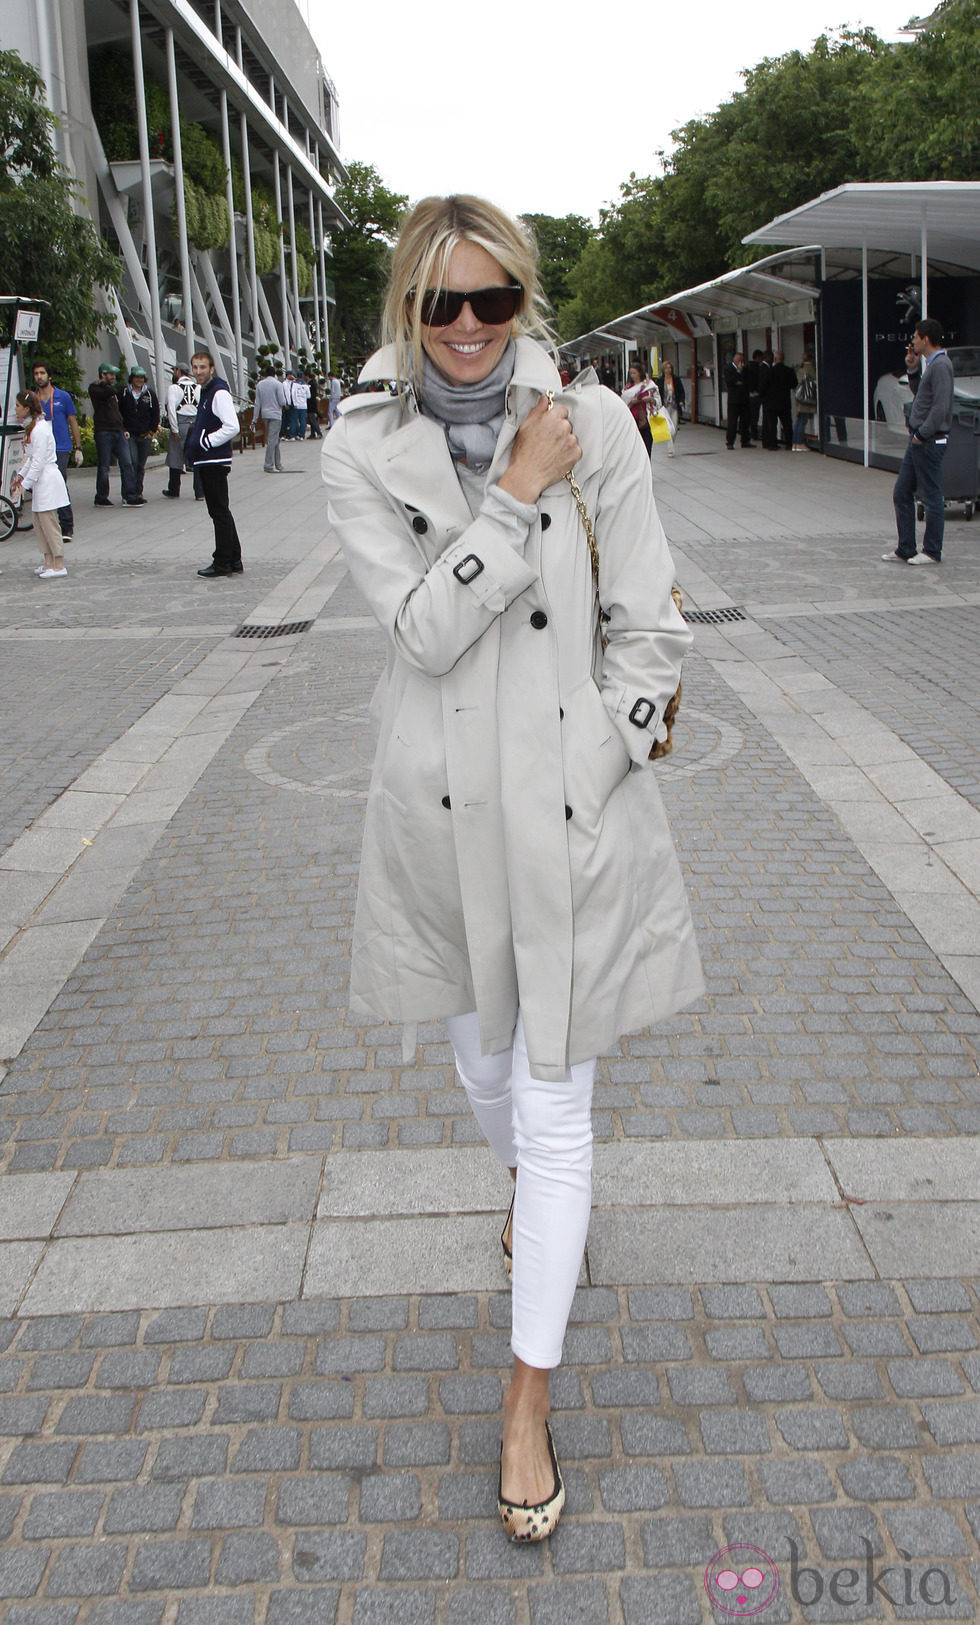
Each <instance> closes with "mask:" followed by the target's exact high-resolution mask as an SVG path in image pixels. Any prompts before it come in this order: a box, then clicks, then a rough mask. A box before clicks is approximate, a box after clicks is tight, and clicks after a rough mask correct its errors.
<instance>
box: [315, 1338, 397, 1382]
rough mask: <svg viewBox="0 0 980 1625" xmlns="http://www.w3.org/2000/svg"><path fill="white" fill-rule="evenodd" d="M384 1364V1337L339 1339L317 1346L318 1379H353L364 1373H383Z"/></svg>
mask: <svg viewBox="0 0 980 1625" xmlns="http://www.w3.org/2000/svg"><path fill="white" fill-rule="evenodd" d="M384 1364H385V1345H384V1338H382V1337H338V1338H335V1339H332V1340H330V1341H328V1342H321V1343H320V1344H318V1346H317V1351H316V1373H317V1376H318V1377H329V1376H348V1377H351V1376H354V1375H355V1373H359V1372H362V1371H383V1370H384Z"/></svg>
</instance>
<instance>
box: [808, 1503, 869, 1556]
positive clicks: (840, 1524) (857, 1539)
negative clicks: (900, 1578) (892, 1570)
mask: <svg viewBox="0 0 980 1625" xmlns="http://www.w3.org/2000/svg"><path fill="white" fill-rule="evenodd" d="M810 1521H811V1523H812V1524H813V1530H814V1534H815V1535H816V1537H817V1541H818V1542H819V1545H820V1550H821V1552H822V1553H823V1555H824V1557H830V1558H837V1559H841V1560H847V1559H849V1558H857V1559H864V1558H865V1557H866V1555H867V1546H866V1545H865V1542H866V1541H870V1543H871V1550H872V1554H873V1555H874V1556H875V1557H881V1556H882V1554H883V1553H884V1550H885V1543H884V1541H883V1539H882V1536H881V1530H880V1529H879V1527H878V1522H877V1520H876V1518H875V1516H874V1514H873V1513H872V1512H869V1511H868V1510H867V1509H866V1508H865V1507H818V1508H814V1510H813V1511H811V1513H810Z"/></svg>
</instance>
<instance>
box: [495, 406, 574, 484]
mask: <svg viewBox="0 0 980 1625" xmlns="http://www.w3.org/2000/svg"><path fill="white" fill-rule="evenodd" d="M581 455H582V448H581V446H580V445H579V443H578V441H577V440H576V438H575V431H574V429H573V428H572V425H571V423H570V422H569V418H568V407H567V406H562V405H561V404H560V403H559V404H558V405H555V406H553V407H549V404H548V401H547V399H546V398H545V397H544V396H542V397H541V399H540V400H539V401H538V404H537V406H535V407H533V408H532V410H531V411H530V412H529V413H528V415H527V417H526V418H525V419H524V422H523V423H522V424H521V426H520V428H519V429H518V431H517V435H516V438H515V440H514V444H513V445H512V447H511V450H510V462H509V463H508V465H507V469H506V472H505V473H504V474H502V475H501V477H500V479H499V480H498V481H497V484H498V485H499V486H500V489H501V490H502V491H507V492H509V493H510V495H511V496H512V497H516V498H517V500H518V502H527V503H535V502H537V500H538V497H539V496H540V495H541V493H542V491H544V490H546V489H547V487H548V486H549V485H554V483H555V481H556V480H560V479H564V477H565V475H566V474H568V473H570V471H571V470H572V469H573V468H574V467H575V464H576V463H577V462H578V460H579V458H580V457H581Z"/></svg>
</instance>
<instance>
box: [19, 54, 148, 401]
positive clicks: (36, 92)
mask: <svg viewBox="0 0 980 1625" xmlns="http://www.w3.org/2000/svg"><path fill="white" fill-rule="evenodd" d="M55 122H56V121H55V117H54V114H53V113H52V112H51V111H50V110H49V109H48V108H47V107H46V106H45V105H44V81H43V79H42V78H41V75H40V74H39V73H38V71H37V69H36V68H34V67H32V66H31V65H30V64H29V63H27V62H24V61H22V59H21V57H20V56H19V55H18V54H17V52H16V51H0V289H2V290H3V292H4V293H8V294H13V293H16V294H22V295H24V296H26V297H30V298H33V299H46V300H48V301H49V304H48V306H47V308H46V309H45V311H44V315H43V317H42V320H41V349H42V350H43V353H44V358H45V360H46V361H48V362H49V363H50V365H51V368H52V370H53V371H54V372H55V373H56V376H57V378H58V382H59V384H61V385H62V386H63V387H64V388H67V389H77V388H78V383H79V378H78V365H77V359H76V357H77V351H78V348H79V346H80V345H83V344H96V343H98V340H99V335H100V334H101V333H102V332H103V331H106V330H110V329H111V328H113V327H114V325H115V323H114V319H113V318H112V317H111V316H109V315H107V314H106V312H105V311H104V310H102V309H100V308H99V303H98V301H97V297H96V296H97V293H98V292H99V291H100V290H101V291H102V292H105V293H108V292H109V291H110V290H113V289H116V290H118V288H119V286H120V282H121V270H120V265H119V260H118V257H117V256H115V255H113V254H111V253H110V252H109V249H108V247H107V246H106V244H105V243H104V242H103V241H102V238H101V237H100V236H99V234H98V232H97V231H96V230H95V228H94V226H92V224H91V223H90V222H89V221H88V220H85V219H83V218H82V217H81V216H80V215H77V214H76V213H75V211H74V209H73V208H72V199H73V198H74V197H75V196H76V193H75V189H74V186H73V184H72V181H71V179H70V177H69V175H68V173H67V171H66V170H65V168H64V167H63V165H62V164H61V163H60V162H59V160H58V156H57V153H56V151H55V148H54V143H53V141H52V138H51V131H52V128H53V127H54V124H55Z"/></svg>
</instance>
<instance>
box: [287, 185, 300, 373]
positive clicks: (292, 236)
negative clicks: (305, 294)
mask: <svg viewBox="0 0 980 1625" xmlns="http://www.w3.org/2000/svg"><path fill="white" fill-rule="evenodd" d="M286 204H287V207H288V209H289V241H290V243H291V244H292V255H291V259H292V272H293V277H292V281H293V320H294V322H295V324H296V343H297V344H298V343H299V333H300V314H299V275H298V273H297V270H296V211H295V209H294V208H293V171H292V166H291V165H290V164H287V165H286Z"/></svg>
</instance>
